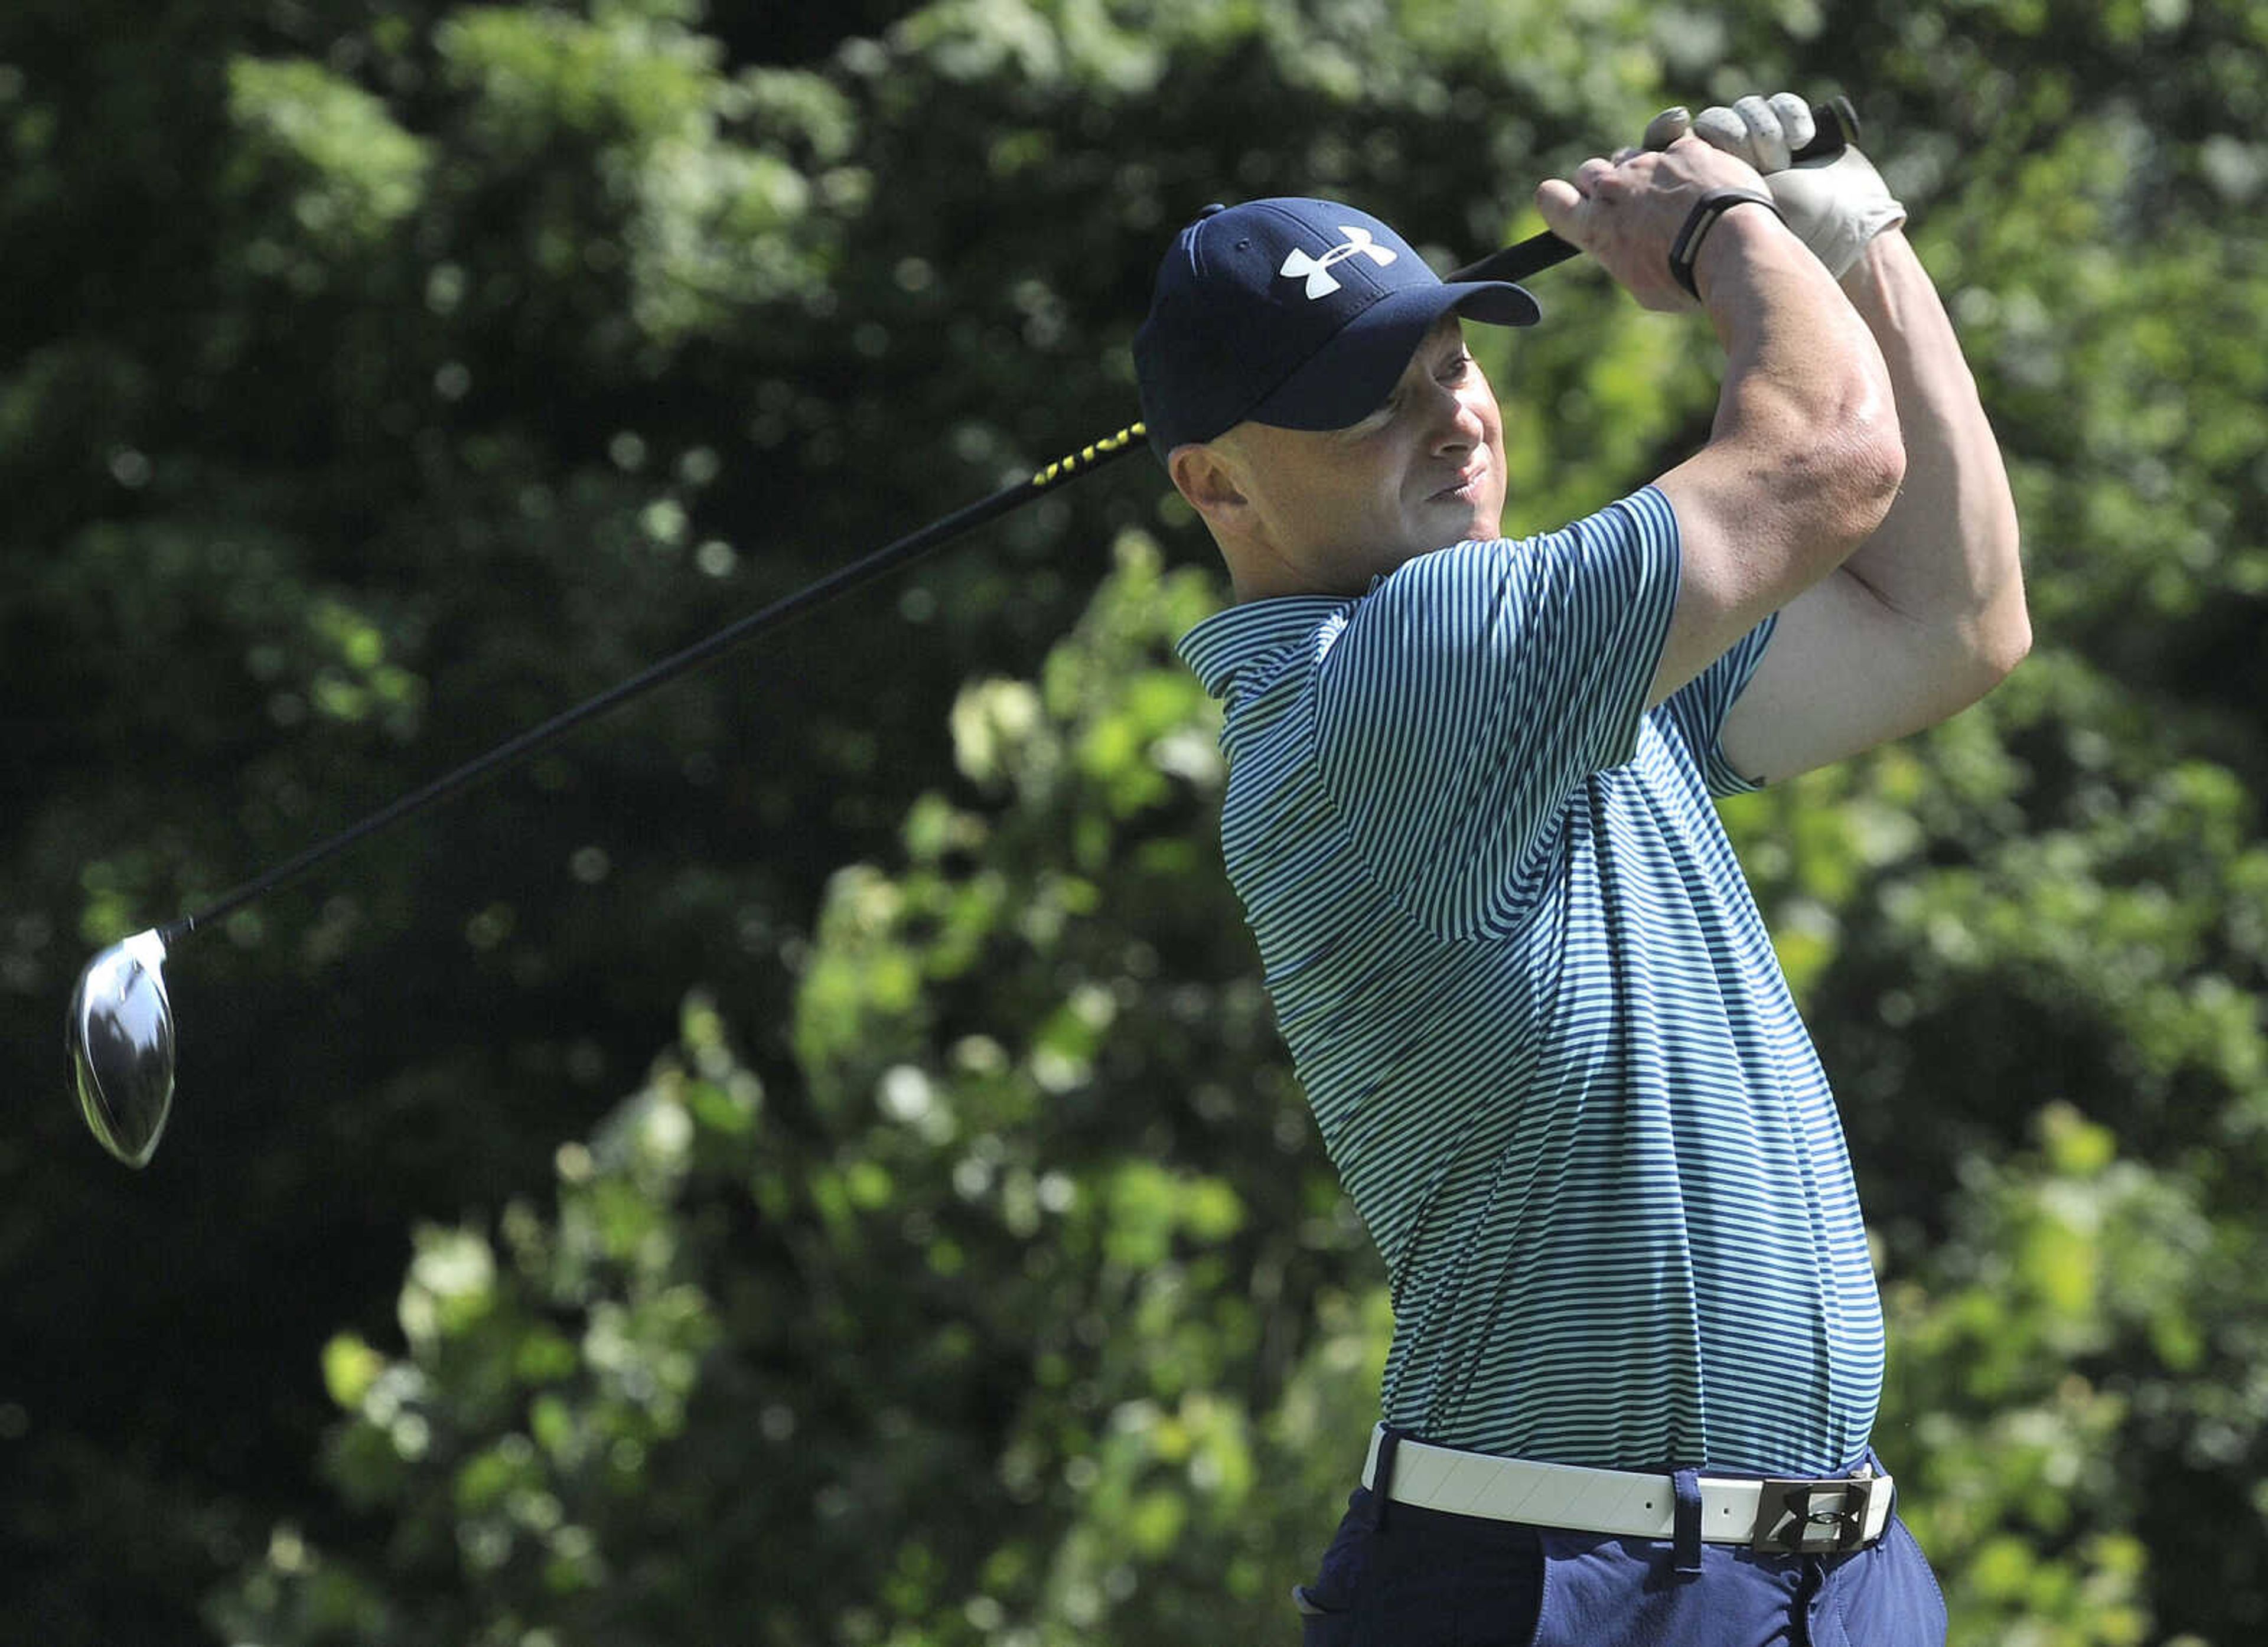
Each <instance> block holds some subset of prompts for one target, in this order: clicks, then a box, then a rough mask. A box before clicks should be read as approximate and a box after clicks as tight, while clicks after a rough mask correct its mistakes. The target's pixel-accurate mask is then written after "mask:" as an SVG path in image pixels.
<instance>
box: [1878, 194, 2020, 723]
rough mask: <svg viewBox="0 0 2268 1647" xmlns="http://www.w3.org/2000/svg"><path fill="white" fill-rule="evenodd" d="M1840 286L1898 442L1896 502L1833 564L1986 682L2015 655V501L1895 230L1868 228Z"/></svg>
mask: <svg viewBox="0 0 2268 1647" xmlns="http://www.w3.org/2000/svg"><path fill="white" fill-rule="evenodd" d="M1843 290H1844V292H1845V295H1846V296H1847V297H1848V298H1850V300H1851V303H1852V307H1854V308H1855V309H1856V310H1857V311H1858V312H1859V316H1860V317H1861V318H1862V319H1863V320H1865V321H1866V322H1867V327H1868V329H1869V330H1871V331H1872V332H1873V333H1874V339H1875V342H1877V343H1879V344H1880V345H1881V351H1882V357H1883V360H1884V361H1885V363H1886V364H1888V365H1889V372H1890V381H1891V386H1892V388H1893V390H1894V392H1895V393H1896V397H1897V408H1898V423H1899V427H1900V429H1901V430H1903V431H1904V438H1905V448H1906V472H1905V482H1904V486H1903V487H1902V488H1901V489H1900V491H1899V494H1898V497H1897V501H1896V503H1895V504H1892V505H1891V508H1890V512H1889V516H1888V517H1887V518H1885V519H1884V520H1883V522H1882V524H1881V526H1880V527H1878V528H1877V529H1876V530H1875V532H1874V535H1873V536H1872V537H1871V538H1869V539H1868V540H1867V541H1866V542H1865V543H1864V544H1862V545H1861V546H1860V547H1859V549H1858V550H1857V552H1856V553H1854V554H1853V555H1852V556H1851V557H1850V558H1849V559H1848V560H1846V561H1845V562H1844V563H1843V568H1842V570H1843V573H1844V575H1845V576H1847V577H1852V578H1854V579H1856V580H1857V581H1858V582H1859V584H1860V585H1863V586H1864V587H1865V588H1866V589H1867V592H1869V593H1871V594H1872V595H1873V596H1874V598H1875V599H1878V600H1880V601H1881V603H1882V604H1883V605H1884V606H1886V607H1889V609H1890V610H1892V611H1893V612H1895V613H1896V614H1898V615H1899V616H1900V617H1901V618H1904V619H1905V620H1907V621H1911V622H1912V623H1913V624H1915V625H1917V626H1919V627H1922V628H1925V629H1927V630H1929V631H1930V632H1931V633H1932V634H1933V635H1936V636H1942V638H1943V643H1944V647H1945V660H1946V667H1947V668H1948V670H1959V671H1962V673H1964V674H1965V673H1967V672H1969V671H1970V670H1972V669H1973V670H1974V671H1975V672H1976V673H1977V675H1978V677H1979V679H1980V680H1982V681H1983V685H1984V686H1985V687H1989V686H1990V685H1991V684H1992V681H1993V680H1998V679H1999V677H2000V676H2001V675H2003V674H2005V673H2007V671H2008V669H2009V668H2011V667H2012V666H2014V664H2015V662H2016V660H2017V659H2018V658H2021V657H2022V656H2023V654H2024V651H2025V649H2026V648H2027V647H2028V646H2029V644H2030V635H2031V628H2030V621H2029V618H2028V617H2027V616H2026V614H2025V608H2024V592H2023V577H2022V572H2021V566H2020V564H2019V562H2018V557H2017V527H2016V510H2015V504H2014V500H2013V499H2012V498H2011V497H2010V496H2009V493H2008V477H2007V470H2006V468H2005V467H2003V466H2002V464H2001V461H2000V450H1999V445H1998V443H1997V442H1996V441H1995V440H1994V439H1993V436H1992V425H1991V423H1989V422H1988V421H1987V420H1986V418H1985V408H1984V407H1983V406H1982V405H1981V404H1980V403H1979V402H1978V401H1977V385H1976V380H1975V379H1974V378H1973V377H1972V376H1971V375H1970V370H1969V365H1968V363H1967V361H1965V360H1964V359H1963V358H1962V353H1961V344H1960V341H1959V340H1958V339H1957V338H1956V337H1955V335H1954V331H1953V323H1952V321H1951V320H1950V319H1949V318H1948V316H1947V314H1946V312H1945V305H1943V304H1942V303H1941V302H1940V301H1939V298H1938V295H1937V290H1936V288H1935V286H1934V285H1933V283H1931V281H1930V278H1929V275H1928V272H1927V271H1926V269H1924V268H1922V266H1921V261H1920V259H1918V257H1916V256H1915V255H1914V253H1913V248H1912V247H1911V246H1909V245H1908V244H1907V242H1906V239H1905V236H1904V234H1902V233H1900V232H1897V231H1896V230H1892V231H1890V232H1887V233H1884V234H1881V235H1880V236H1878V237H1877V238H1876V239H1874V242H1873V243H1872V244H1871V245H1869V246H1867V251H1866V253H1865V254H1864V255H1863V256H1861V257H1860V259H1859V262H1858V263H1857V264H1856V265H1855V266H1854V267H1853V268H1852V269H1851V271H1850V273H1849V274H1847V275H1846V276H1844V279H1843ZM1980 689H1981V687H1980Z"/></svg>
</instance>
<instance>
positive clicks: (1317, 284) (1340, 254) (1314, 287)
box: [1276, 223, 1395, 303]
mask: <svg viewBox="0 0 2268 1647" xmlns="http://www.w3.org/2000/svg"><path fill="white" fill-rule="evenodd" d="M1339 232H1340V233H1341V234H1343V235H1344V236H1346V239H1344V240H1343V241H1341V242H1340V243H1339V244H1338V245H1337V246H1333V247H1332V248H1331V249H1330V250H1329V251H1328V252H1326V253H1324V254H1322V256H1321V257H1311V256H1310V255H1308V254H1307V253H1306V252H1303V251H1295V252H1293V253H1292V255H1291V256H1289V257H1287V258H1285V260H1284V267H1283V268H1279V269H1278V270H1277V271H1276V272H1277V273H1278V274H1279V275H1283V276H1287V277H1288V278H1290V279H1292V280H1297V279H1299V278H1300V276H1306V277H1307V300H1308V301H1309V302H1311V303H1312V302H1314V300H1315V299H1316V298H1328V297H1329V296H1330V295H1331V293H1333V292H1335V291H1337V290H1338V289H1339V283H1338V280H1337V276H1334V275H1332V273H1331V265H1332V264H1334V263H1344V262H1345V261H1346V260H1347V259H1349V258H1351V257H1352V256H1354V255H1355V254H1357V253H1358V252H1359V253H1360V254H1362V255H1363V256H1365V257H1366V258H1368V259H1369V260H1370V261H1372V262H1373V263H1375V264H1377V265H1378V266H1379V267H1380V268H1385V267H1386V266H1387V265H1388V263H1391V262H1392V261H1394V256H1395V254H1394V253H1393V252H1392V251H1390V250H1388V248H1387V247H1385V246H1381V245H1379V244H1378V243H1377V242H1376V241H1375V240H1373V239H1372V238H1371V233H1370V231H1369V230H1367V229H1366V228H1364V227H1362V226H1361V225H1360V224H1351V223H1343V224H1339Z"/></svg>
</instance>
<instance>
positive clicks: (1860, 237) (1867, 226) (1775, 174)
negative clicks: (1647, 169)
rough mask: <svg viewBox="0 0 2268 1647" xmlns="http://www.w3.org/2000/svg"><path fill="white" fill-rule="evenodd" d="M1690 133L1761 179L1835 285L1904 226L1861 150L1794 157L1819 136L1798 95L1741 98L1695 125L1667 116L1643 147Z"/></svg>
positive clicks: (1658, 119)
mask: <svg viewBox="0 0 2268 1647" xmlns="http://www.w3.org/2000/svg"><path fill="white" fill-rule="evenodd" d="M1688 130H1690V131H1691V132H1692V134H1693V135H1694V136H1697V137H1698V138H1700V139H1701V140H1702V141H1703V142H1704V143H1710V144H1712V145H1713V146H1714V147H1716V148H1719V149H1722V150H1723V151H1725V152H1726V153H1727V154H1729V155H1732V156H1734V157H1735V158H1739V159H1742V160H1745V161H1747V162H1748V163H1749V165H1752V166H1754V167H1756V170H1757V171H1758V172H1760V173H1763V174H1764V187H1767V188H1769V189H1770V190H1771V197H1772V201H1773V202H1774V203H1775V204H1776V205H1778V207H1779V210H1780V215H1781V216H1782V217H1786V219H1787V226H1788V228H1789V229H1790V230H1792V231H1793V232H1794V234H1795V237H1796V239H1799V240H1800V241H1802V242H1803V243H1804V245H1806V246H1809V247H1810V248H1811V250H1812V253H1813V254H1814V255H1815V256H1816V257H1817V258H1818V259H1819V261H1821V262H1823V263H1824V264H1826V265H1827V272H1828V273H1829V274H1830V275H1832V276H1835V278H1836V279H1837V280H1840V279H1842V278H1843V276H1845V275H1846V274H1848V273H1850V271H1851V266H1852V264H1854V263H1856V262H1857V261H1859V254H1860V253H1861V252H1864V251H1865V250H1866V249H1867V242H1868V241H1869V240H1872V239H1874V237H1875V236H1876V235H1878V234H1880V233H1881V232H1882V231H1883V230H1885V229H1895V228H1896V227H1897V226H1898V225H1899V224H1902V223H1904V221H1905V220H1906V209H1905V208H1904V206H1902V205H1900V204H1899V203H1898V202H1896V200H1894V199H1892V198H1891V196H1890V191H1889V187H1888V186H1887V185H1885V184H1884V183H1883V181H1882V174H1881V173H1879V172H1877V171H1875V170H1874V162H1872V161H1871V160H1869V159H1867V157H1866V156H1865V155H1863V154H1861V153H1859V151H1858V150H1856V149H1853V148H1849V147H1845V149H1844V151H1842V152H1841V153H1840V154H1838V155H1837V156H1835V157H1834V158H1832V159H1823V160H1795V159H1794V158H1793V155H1794V153H1795V151H1797V150H1799V149H1800V148H1802V147H1803V146H1804V145H1805V144H1806V143H1809V142H1810V141H1811V140H1812V138H1813V137H1814V136H1816V135H1817V132H1818V128H1817V125H1816V122H1815V121H1813V120H1812V118H1811V106H1810V105H1809V104H1808V103H1807V102H1805V101H1804V100H1803V99H1801V98H1800V97H1798V96H1797V95H1796V94H1795V93H1794V92H1780V93H1778V95H1777V96H1774V97H1770V98H1764V97H1744V98H1742V99H1740V100H1739V101H1738V102H1736V103H1734V105H1733V106H1732V107H1729V108H1727V107H1724V106H1723V105H1722V104H1719V105H1718V106H1717V107H1712V108H1705V109H1703V110H1702V111H1701V114H1700V116H1699V118H1697V119H1696V118H1694V117H1692V116H1690V115H1688V114H1686V112H1685V111H1684V110H1683V109H1665V110H1663V111H1662V112H1661V114H1657V115H1656V116H1654V119H1653V123H1652V124H1651V125H1649V126H1648V127H1647V128H1646V147H1648V148H1649V149H1662V148H1667V147H1668V146H1669V144H1671V143H1675V141H1676V140H1677V139H1678V138H1679V137H1681V136H1683V135H1684V134H1685V132H1686V131H1688Z"/></svg>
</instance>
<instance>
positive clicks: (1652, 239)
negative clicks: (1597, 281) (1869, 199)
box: [1535, 137, 1777, 310]
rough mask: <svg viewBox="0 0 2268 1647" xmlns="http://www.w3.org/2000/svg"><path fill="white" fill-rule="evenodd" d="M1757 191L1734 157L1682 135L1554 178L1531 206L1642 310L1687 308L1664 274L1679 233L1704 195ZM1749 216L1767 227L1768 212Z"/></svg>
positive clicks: (1682, 293)
mask: <svg viewBox="0 0 2268 1647" xmlns="http://www.w3.org/2000/svg"><path fill="white" fill-rule="evenodd" d="M1763 187H1764V180H1763V179H1762V178H1760V177H1758V176H1757V175H1756V168H1755V167H1754V166H1752V165H1749V164H1748V163H1747V162H1746V161H1745V160H1743V159H1742V158H1740V157H1738V156H1735V155H1731V154H1727V153H1723V152H1719V151H1717V150H1715V149H1712V148H1711V147H1710V146H1709V145H1708V144H1706V143H1700V142H1697V141H1695V140H1694V139H1692V138H1690V137H1687V138H1683V139H1682V140H1680V141H1678V142H1675V143H1668V144H1665V145H1664V146H1663V147H1661V149H1659V150H1644V151H1640V150H1624V151H1622V153H1620V154H1619V155H1617V156H1616V158H1613V159H1611V160H1609V159H1604V158H1592V159H1589V160H1586V161H1584V162H1583V164H1582V165H1580V166H1579V167H1578V168H1577V169H1576V172H1575V176H1574V180H1572V182H1570V181H1567V180H1563V179H1560V178H1556V177H1555V178H1551V179H1550V180H1547V181H1545V182H1544V183H1543V185H1542V186H1541V187H1538V188H1537V189H1536V191H1535V207H1536V210H1538V211H1540V212H1542V213H1543V221H1544V222H1545V223H1546V224H1549V225H1550V229H1551V232H1553V233H1554V234H1556V235H1557V236H1558V237H1559V238H1560V239H1563V240H1567V241H1570V242H1572V244H1574V245H1576V246H1580V247H1581V248H1582V249H1583V250H1584V251H1586V252H1588V253H1589V254H1591V255H1592V256H1593V257H1594V258H1595V259H1597V260H1598V261H1599V262H1601V263H1602V264H1604V265H1605V266H1606V269H1607V272H1608V273H1609V274H1610V275H1612V276H1614V277H1615V279H1616V281H1618V282H1620V283H1622V285H1623V286H1624V288H1625V289H1626V290H1628V291H1629V292H1630V294H1631V296H1632V297H1633V298H1637V299H1638V302H1639V303H1641V304H1642V305H1645V306H1646V307H1647V308H1649V309H1661V310H1675V309H1690V308H1691V307H1693V298H1692V297H1691V295H1690V293H1688V292H1687V291H1686V290H1685V289H1684V288H1683V287H1682V286H1680V285H1679V284H1678V283H1677V281H1676V278H1675V276H1673V275H1672V274H1671V273H1670V268H1669V248H1670V245H1671V243H1672V242H1673V241H1674V240H1675V239H1676V238H1677V232H1678V231H1679V230H1680V229H1683V227H1684V226H1685V220H1686V219H1687V218H1688V217H1690V216H1691V215H1692V212H1693V209H1694V208H1695V207H1696V206H1697V205H1698V204H1699V203H1700V202H1701V200H1702V197H1703V196H1704V195H1710V194H1712V193H1714V192H1716V191H1717V190H1719V189H1727V188H1747V189H1755V190H1758V191H1761V190H1762V189H1763ZM1736 210H1737V209H1736ZM1754 210H1755V212H1756V216H1758V217H1763V218H1764V220H1765V221H1766V222H1767V223H1769V222H1770V221H1771V212H1770V211H1768V210H1764V209H1763V208H1761V207H1758V208H1756V209H1754ZM1712 232H1722V231H1721V230H1718V231H1712ZM1775 232H1777V231H1775Z"/></svg>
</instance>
